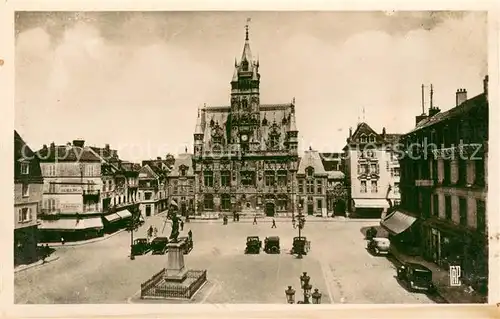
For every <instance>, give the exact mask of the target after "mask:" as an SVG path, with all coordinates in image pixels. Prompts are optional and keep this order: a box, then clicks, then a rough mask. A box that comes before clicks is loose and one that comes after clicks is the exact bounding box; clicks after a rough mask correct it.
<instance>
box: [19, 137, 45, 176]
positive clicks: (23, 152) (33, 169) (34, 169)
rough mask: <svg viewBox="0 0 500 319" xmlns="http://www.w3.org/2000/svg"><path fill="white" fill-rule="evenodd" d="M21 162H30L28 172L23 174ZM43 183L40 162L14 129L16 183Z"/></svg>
mask: <svg viewBox="0 0 500 319" xmlns="http://www.w3.org/2000/svg"><path fill="white" fill-rule="evenodd" d="M21 163H26V164H28V170H29V171H28V174H21ZM23 182H25V183H43V177H42V170H41V168H40V162H39V160H38V158H37V157H36V156H35V153H34V152H33V151H32V150H31V148H30V147H29V146H28V145H27V144H26V142H25V141H24V140H23V139H22V137H21V136H20V135H19V134H18V133H17V131H16V130H14V183H23Z"/></svg>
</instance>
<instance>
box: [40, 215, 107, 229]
mask: <svg viewBox="0 0 500 319" xmlns="http://www.w3.org/2000/svg"><path fill="white" fill-rule="evenodd" d="M91 228H97V229H101V228H103V224H102V220H101V217H94V218H84V219H83V218H82V219H79V220H77V219H73V218H71V219H57V220H41V221H40V225H39V226H38V229H40V230H59V231H74V230H84V229H91Z"/></svg>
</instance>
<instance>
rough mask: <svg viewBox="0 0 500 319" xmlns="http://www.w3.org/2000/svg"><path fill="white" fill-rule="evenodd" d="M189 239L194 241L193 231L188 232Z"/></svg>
mask: <svg viewBox="0 0 500 319" xmlns="http://www.w3.org/2000/svg"><path fill="white" fill-rule="evenodd" d="M188 237H189V239H190V240H193V232H192V231H191V229H190V230H189V231H188Z"/></svg>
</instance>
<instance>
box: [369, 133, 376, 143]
mask: <svg viewBox="0 0 500 319" xmlns="http://www.w3.org/2000/svg"><path fill="white" fill-rule="evenodd" d="M373 142H375V135H373V134H371V135H370V143H373Z"/></svg>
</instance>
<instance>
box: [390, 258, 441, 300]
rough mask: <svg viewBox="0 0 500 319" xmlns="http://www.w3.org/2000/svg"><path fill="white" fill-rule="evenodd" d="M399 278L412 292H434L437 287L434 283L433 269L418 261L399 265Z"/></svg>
mask: <svg viewBox="0 0 500 319" xmlns="http://www.w3.org/2000/svg"><path fill="white" fill-rule="evenodd" d="M397 278H398V280H399V281H400V282H402V283H403V284H404V285H405V286H406V287H407V288H408V290H409V291H411V292H426V293H434V292H435V291H436V288H435V286H434V284H433V283H432V271H431V270H430V269H429V268H427V267H425V266H424V265H420V264H417V263H404V264H403V265H401V266H399V267H398V270H397Z"/></svg>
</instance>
